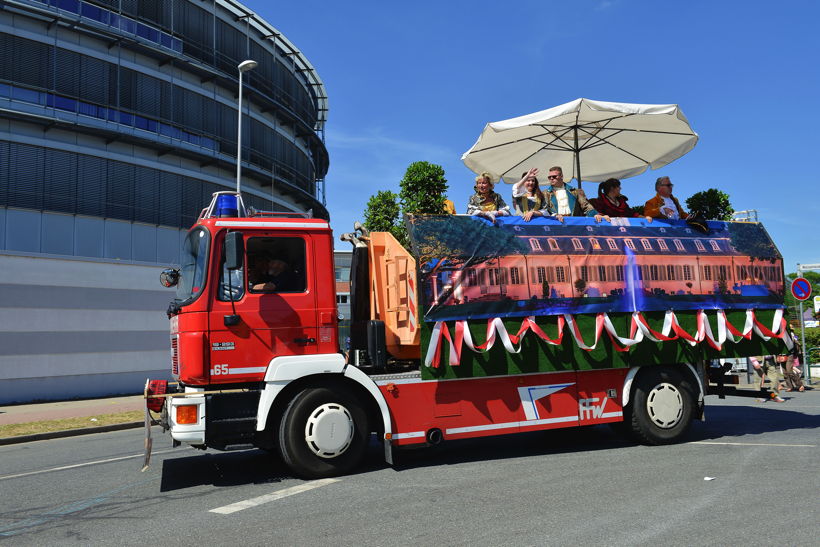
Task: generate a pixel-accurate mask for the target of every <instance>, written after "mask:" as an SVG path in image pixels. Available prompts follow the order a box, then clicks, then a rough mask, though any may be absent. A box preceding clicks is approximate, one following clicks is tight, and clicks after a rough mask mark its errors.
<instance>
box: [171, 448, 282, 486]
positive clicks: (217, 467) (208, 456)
mask: <svg viewBox="0 0 820 547" xmlns="http://www.w3.org/2000/svg"><path fill="white" fill-rule="evenodd" d="M291 478H293V476H292V475H289V474H288V473H287V470H286V469H285V468H284V466H283V465H282V463H281V462H280V461H279V460H278V458H275V457H274V456H272V455H271V454H269V453H267V452H265V451H263V450H243V451H241V452H205V453H199V454H195V455H193V456H186V457H183V458H166V459H165V460H163V462H162V482H161V484H160V491H161V492H171V491H174V490H180V489H183V488H192V487H195V486H203V485H212V486H238V485H242V484H267V483H275V482H281V481H282V480H285V479H291Z"/></svg>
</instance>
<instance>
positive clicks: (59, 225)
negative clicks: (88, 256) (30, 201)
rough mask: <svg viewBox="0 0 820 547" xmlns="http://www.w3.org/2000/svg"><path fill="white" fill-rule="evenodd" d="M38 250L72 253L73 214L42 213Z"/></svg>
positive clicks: (59, 253) (63, 253) (62, 253)
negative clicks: (41, 232)
mask: <svg viewBox="0 0 820 547" xmlns="http://www.w3.org/2000/svg"><path fill="white" fill-rule="evenodd" d="M42 220H43V224H42V226H43V228H42V230H43V234H42V242H41V249H40V252H43V253H48V254H56V255H69V256H71V255H73V254H74V216H73V215H60V214H57V213H43V218H42Z"/></svg>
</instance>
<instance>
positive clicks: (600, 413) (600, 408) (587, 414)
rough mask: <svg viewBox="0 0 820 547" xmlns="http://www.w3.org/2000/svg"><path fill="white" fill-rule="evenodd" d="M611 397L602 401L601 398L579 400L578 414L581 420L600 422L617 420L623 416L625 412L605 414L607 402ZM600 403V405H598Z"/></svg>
mask: <svg viewBox="0 0 820 547" xmlns="http://www.w3.org/2000/svg"><path fill="white" fill-rule="evenodd" d="M608 400H609V397H604V398H603V400H601V399H600V398H599V397H592V398H589V399H578V414H579V415H580V417H581V420H582V421H583V420H599V419H601V418H615V417H618V416H623V412H621V411H617V412H604V408H606V402H607V401H608ZM598 401H600V404H597V403H598Z"/></svg>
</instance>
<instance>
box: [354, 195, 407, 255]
mask: <svg viewBox="0 0 820 547" xmlns="http://www.w3.org/2000/svg"><path fill="white" fill-rule="evenodd" d="M400 213H401V208H400V207H399V196H398V195H396V194H395V193H393V192H391V191H390V190H381V191H379V192H377V193H376V194H375V195H373V196H370V199H369V200H367V206H366V207H365V210H364V227H365V228H367V229H368V230H370V231H371V232H390V233H391V234H393V237H395V238H396V239H397V240H398V241H399V243H401V244H402V245H404V246H405V247H406V246H407V231H406V230H405V229H404V226H403V225H402V224H401V223H400V221H399V214H400Z"/></svg>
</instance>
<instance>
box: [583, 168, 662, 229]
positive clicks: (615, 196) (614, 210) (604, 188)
mask: <svg viewBox="0 0 820 547" xmlns="http://www.w3.org/2000/svg"><path fill="white" fill-rule="evenodd" d="M626 199H627V198H626V196H625V195H623V194H621V181H619V180H618V179H615V178H611V179H606V180H605V181H604V182H602V183H601V184H599V185H598V197H597V198H595V199H591V200H589V201H590V202H591V203H592V205H593V206H594V207H595V209H596V210H597V211H598V212H599V213H601V214H604V215H609V216H611V217H631V218H638V217H641V216H643V215H640V214H638V213H636V212H635V211H633V210H632V208H631V207H630V206H629V204H628V203H627V202H626ZM644 218H645V219H646V221H647V222H652V217H650V216H645V217H644Z"/></svg>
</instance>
